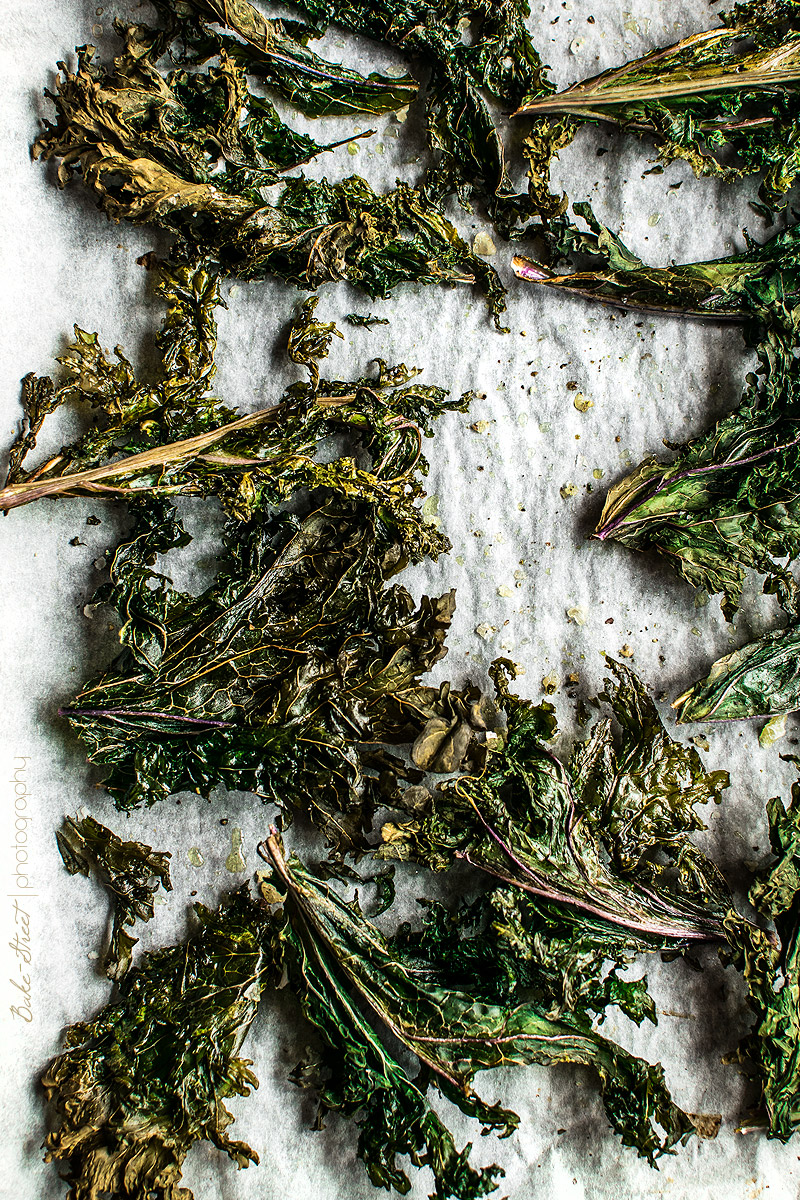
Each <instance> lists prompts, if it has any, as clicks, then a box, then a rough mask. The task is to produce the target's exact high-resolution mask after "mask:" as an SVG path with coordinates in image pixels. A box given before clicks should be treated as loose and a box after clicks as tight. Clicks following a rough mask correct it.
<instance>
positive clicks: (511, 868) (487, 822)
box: [382, 659, 732, 949]
mask: <svg viewBox="0 0 800 1200" xmlns="http://www.w3.org/2000/svg"><path fill="white" fill-rule="evenodd" d="M609 662H610V665H611V667H612V669H613V671H614V673H615V675H616V682H612V681H610V680H609V681H608V683H607V689H608V690H607V692H606V700H607V701H608V703H609V705H610V707H611V710H612V713H613V716H614V718H615V719H616V722H617V724H618V727H619V729H618V733H617V735H616V737H615V734H614V730H613V727H612V722H611V719H610V718H606V719H604V720H602V721H600V722H598V724H597V725H596V726H595V728H594V730H593V732H592V736H591V737H590V739H589V741H588V742H586V743H585V744H582V745H579V746H578V747H576V750H575V752H574V754H573V757H572V761H571V762H570V763H569V764H568V765H565V764H563V763H561V762H560V761H559V760H558V759H557V758H556V757H555V756H554V754H553V753H552V751H551V749H550V748H549V747H548V744H547V743H548V742H549V741H550V740H551V739H552V737H553V736H554V734H555V731H556V722H555V716H554V711H553V708H552V706H551V705H550V704H548V703H547V702H546V701H545V702H544V703H542V704H540V705H534V704H533V703H532V702H530V701H527V700H520V699H519V698H518V697H516V696H514V695H513V694H512V693H511V692H510V690H509V687H508V682H507V678H506V671H508V670H511V671H512V672H513V669H514V668H513V665H512V664H510V663H508V662H507V661H506V660H502V659H501V660H498V662H497V663H496V664H495V665H494V667H493V674H494V678H495V682H496V687H497V698H498V703H499V705H500V707H501V708H502V710H503V711H504V713H505V717H506V722H507V732H506V735H505V741H504V745H503V746H502V748H501V749H500V750H495V751H493V752H490V753H489V754H488V756H487V760H486V765H485V768H484V770H483V771H482V772H481V773H480V774H478V775H473V776H469V775H467V776H462V777H460V778H458V779H456V780H454V781H452V782H449V783H446V784H444V785H441V786H440V787H439V788H438V789H437V790H436V792H435V793H434V794H433V796H430V795H429V796H428V797H427V800H425V799H423V800H422V801H421V802H420V801H418V799H417V796H416V795H414V796H413V798H414V800H415V801H416V809H417V812H416V814H415V815H414V816H412V818H411V819H410V820H405V821H402V822H401V823H395V822H389V823H387V824H386V825H385V826H384V829H383V839H384V847H383V850H382V854H383V856H384V857H387V858H401V859H407V858H410V859H412V860H413V861H416V862H421V863H424V864H426V865H427V866H429V867H431V868H432V869H434V870H444V869H446V868H447V867H448V866H449V865H450V864H451V863H452V862H453V860H454V859H455V858H458V859H462V860H464V861H466V862H469V863H472V864H473V865H474V866H476V867H478V868H480V870H482V871H484V872H486V873H487V874H489V875H491V876H493V877H494V878H495V879H499V880H501V881H502V882H503V883H504V884H506V885H508V886H509V887H510V889H511V891H512V893H513V895H514V897H516V895H517V892H521V893H523V894H524V895H523V900H524V902H525V905H526V906H527V911H528V912H529V914H530V915H531V917H532V918H534V919H535V920H536V921H538V922H540V923H541V922H544V923H545V924H546V921H547V919H548V917H549V915H550V914H555V916H556V917H557V919H558V920H559V921H561V922H562V925H563V923H564V922H566V923H567V924H568V925H573V926H574V925H577V924H578V923H580V926H581V928H582V929H583V930H584V931H585V934H586V936H587V937H592V936H594V934H595V932H598V935H599V936H601V937H603V936H605V937H606V938H610V937H612V935H615V936H617V937H619V938H620V939H621V942H622V943H623V945H625V946H627V947H629V948H630V947H631V946H634V947H636V948H639V949H644V948H647V947H650V948H654V947H663V948H665V947H668V946H674V947H677V948H680V947H686V946H688V945H691V944H692V943H694V942H704V941H711V942H713V941H724V939H725V932H724V928H723V921H724V918H725V915H726V913H727V912H728V911H729V909H730V908H731V904H732V901H731V897H730V893H729V891H728V888H727V886H726V884H725V881H724V880H723V878H722V876H721V875H720V873H719V871H718V870H717V868H716V867H715V866H714V865H713V863H712V862H711V861H710V860H709V859H708V858H707V857H706V856H705V855H704V854H703V852H702V851H701V850H700V849H699V848H698V847H697V846H696V845H694V843H693V842H692V841H691V839H690V836H689V835H690V833H691V832H692V831H694V830H699V829H702V828H703V824H702V821H701V820H700V818H699V816H698V815H697V813H696V812H695V809H694V806H695V805H696V804H697V803H705V802H707V801H714V802H719V800H720V793H721V791H722V789H723V788H725V787H727V786H728V776H727V773H726V772H724V771H716V772H711V773H710V774H708V773H706V772H705V771H704V770H703V767H702V764H701V762H700V759H699V756H698V754H697V751H696V750H694V749H693V748H689V747H686V746H683V745H681V744H680V743H678V742H674V741H673V740H672V739H671V738H670V737H669V736H668V735H667V733H666V731H665V730H664V727H663V725H662V723H661V720H660V718H659V716H658V712H657V710H656V708H655V705H654V704H653V702H652V701H651V700H650V698H649V697H648V695H647V693H646V692H645V690H644V688H643V686H642V684H641V683H640V682H639V681H638V680H637V678H636V676H635V675H633V673H632V672H630V671H629V670H628V669H627V668H625V667H623V666H622V665H621V664H619V663H614V662H611V661H610V660H609ZM529 897H532V898H533V900H532V901H531V900H530V899H528V898H529ZM510 903H513V904H520V903H522V901H520V900H518V899H514V900H513V901H511V902H510ZM510 915H511V917H512V918H513V920H515V921H517V920H518V918H517V916H515V915H514V914H513V913H511V914H510ZM615 931H616V934H615ZM566 936H568V935H566Z"/></svg>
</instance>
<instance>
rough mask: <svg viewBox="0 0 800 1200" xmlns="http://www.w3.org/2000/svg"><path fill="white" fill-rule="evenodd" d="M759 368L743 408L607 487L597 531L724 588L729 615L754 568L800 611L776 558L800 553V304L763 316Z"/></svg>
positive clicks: (698, 583) (709, 586)
mask: <svg viewBox="0 0 800 1200" xmlns="http://www.w3.org/2000/svg"><path fill="white" fill-rule="evenodd" d="M762 315H763V317H764V320H765V322H766V327H765V328H764V330H763V332H762V334H761V340H760V341H759V342H758V344H757V346H756V352H757V354H758V367H757V369H756V372H755V373H754V374H752V373H751V374H749V375H748V376H747V387H746V389H745V392H744V395H743V397H742V401H741V403H740V405H739V407H738V408H736V409H734V410H733V411H732V412H730V413H728V414H727V415H726V416H724V417H723V418H722V419H721V420H720V421H718V422H717V424H716V425H715V426H714V427H713V428H712V429H710V430H709V431H708V432H707V433H705V434H703V435H702V436H700V437H699V438H696V439H695V440H694V441H691V442H688V443H687V444H686V445H685V446H684V447H682V448H681V450H680V453H679V456H678V458H677V459H676V461H675V462H673V463H670V464H666V463H663V462H660V461H658V460H657V459H655V458H648V459H645V461H644V462H643V463H641V464H640V466H638V467H637V468H636V470H635V471H634V472H633V473H632V474H631V475H629V476H627V477H626V478H625V479H623V480H621V482H619V483H617V484H615V485H614V487H613V488H611V490H610V491H609V493H608V497H607V499H606V503H605V507H604V508H603V513H602V515H601V518H600V523H599V525H598V527H597V531H596V534H595V536H596V537H598V538H599V539H600V540H601V541H605V540H606V539H608V538H614V539H615V540H616V541H619V542H622V543H623V545H626V546H631V547H633V548H634V549H637V550H645V549H652V550H655V551H656V552H657V553H659V554H662V555H664V556H665V557H666V558H667V559H668V560H669V562H670V563H671V564H672V565H673V566H674V567H675V568H676V570H678V571H679V572H680V574H681V575H682V576H683V577H684V579H686V580H688V581H689V582H690V583H692V584H693V585H694V586H695V587H702V588H705V589H706V591H708V592H709V593H710V594H715V593H717V592H720V593H722V610H723V612H724V613H725V616H726V617H727V618H728V619H729V620H730V619H731V617H732V616H733V614H734V613H735V612H736V609H737V608H738V606H739V599H740V596H741V591H742V584H743V582H744V578H745V573H746V572H747V570H748V569H750V570H755V571H759V572H761V573H762V574H764V575H766V576H767V577H768V581H767V585H766V587H767V588H768V589H769V590H773V591H776V592H777V593H778V595H779V597H780V599H781V602H782V604H783V605H784V607H785V608H786V609H787V611H788V612H789V613H790V614H792V615H794V613H795V611H796V606H797V586H796V583H795V581H794V579H793V577H792V574H791V571H790V570H789V569H788V567H787V566H785V565H783V564H781V563H779V562H778V561H777V560H779V559H781V558H784V557H786V556H788V557H789V558H790V559H792V558H794V557H795V556H796V555H797V553H798V551H800V523H798V515H799V513H800V510H798V504H797V494H798V482H800V410H799V409H798V407H797V394H798V393H797V379H798V360H797V358H796V357H795V347H796V345H797V323H798V319H800V309H788V308H785V307H783V306H776V307H774V308H773V309H772V310H771V311H770V312H769V313H767V312H764V313H763V314H762Z"/></svg>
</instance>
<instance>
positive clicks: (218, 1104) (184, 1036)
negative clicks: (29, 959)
mask: <svg viewBox="0 0 800 1200" xmlns="http://www.w3.org/2000/svg"><path fill="white" fill-rule="evenodd" d="M196 912H197V916H198V918H199V922H200V927H199V929H198V931H197V932H196V933H195V934H194V935H193V936H192V937H190V938H189V940H188V942H186V943H184V944H181V945H177V946H172V947H169V948H168V949H165V950H159V951H157V952H155V953H151V954H147V955H143V957H142V959H141V961H140V963H139V965H138V966H136V967H134V968H133V969H132V970H130V971H129V972H128V973H127V975H126V976H125V978H124V979H123V980H122V981H121V983H120V985H119V993H118V995H117V997H116V998H115V999H113V1000H112V1001H111V1002H110V1003H109V1004H107V1005H106V1006H105V1008H103V1009H102V1010H101V1012H100V1013H99V1014H98V1015H97V1016H96V1017H95V1018H94V1019H93V1020H92V1021H88V1022H82V1023H79V1024H76V1025H71V1026H70V1027H69V1029H68V1030H67V1031H66V1035H65V1043H66V1049H65V1050H64V1052H63V1053H62V1054H60V1055H59V1056H58V1057H57V1058H55V1059H54V1060H53V1061H52V1062H51V1063H50V1065H49V1066H48V1067H47V1069H46V1070H45V1072H44V1074H43V1076H42V1084H43V1086H44V1089H45V1091H46V1093H47V1096H48V1099H49V1100H50V1102H51V1103H52V1105H53V1107H54V1109H55V1113H56V1115H57V1119H58V1124H57V1127H56V1128H55V1130H54V1131H53V1132H52V1133H50V1134H48V1136H47V1139H46V1143H45V1144H46V1147H47V1155H46V1158H47V1161H52V1160H53V1159H56V1160H58V1161H60V1162H62V1163H63V1164H64V1166H65V1167H66V1179H67V1182H68V1183H69V1185H70V1192H69V1196H70V1198H71V1200H100V1198H101V1197H106V1196H113V1197H114V1198H115V1200H116V1198H117V1197H118V1198H119V1200H141V1198H143V1197H145V1196H148V1197H149V1196H155V1195H157V1196H158V1197H160V1198H163V1200H192V1193H191V1192H190V1191H189V1190H188V1189H187V1188H182V1187H181V1186H180V1179H181V1169H182V1166H183V1162H184V1159H185V1158H186V1155H187V1153H188V1151H189V1149H190V1148H191V1146H192V1145H193V1144H194V1143H195V1142H197V1141H200V1140H208V1141H211V1142H212V1143H213V1144H214V1145H215V1146H217V1147H218V1148H219V1149H220V1150H224V1151H225V1153H226V1154H228V1155H229V1156H230V1157H231V1158H232V1159H233V1160H234V1162H236V1164H237V1166H239V1167H246V1166H248V1165H249V1163H250V1162H258V1155H257V1154H255V1152H254V1151H253V1150H251V1149H250V1147H249V1146H248V1145H247V1144H246V1143H245V1142H237V1141H232V1140H231V1138H230V1137H229V1136H228V1134H227V1132H226V1131H227V1127H228V1126H229V1125H230V1123H231V1121H232V1120H233V1117H232V1115H231V1113H230V1112H229V1111H228V1109H227V1108H226V1107H225V1101H226V1100H227V1099H228V1098H229V1097H231V1096H246V1095H248V1094H249V1092H250V1089H251V1087H257V1086H258V1082H257V1080H256V1078H255V1076H254V1075H253V1073H252V1071H250V1069H249V1068H250V1063H249V1061H248V1060H247V1059H245V1058H242V1057H240V1053H239V1052H240V1050H241V1046H242V1042H243V1041H244V1039H245V1037H246V1035H247V1032H248V1030H249V1028H250V1025H251V1024H252V1021H253V1018H254V1016H255V1014H256V1010H257V1007H258V1000H259V995H260V991H261V988H262V986H263V985H264V984H265V982H266V980H267V978H268V977H269V972H270V970H271V965H270V960H269V957H268V955H267V954H266V953H265V951H264V946H263V943H264V942H265V940H266V934H267V930H268V927H269V925H270V921H271V918H270V917H269V914H268V912H267V910H266V909H265V908H264V907H263V906H262V905H261V904H260V903H255V902H254V901H253V900H251V899H250V896H249V894H248V891H247V888H246V887H245V888H240V889H239V890H238V891H236V892H233V893H231V894H230V895H229V896H228V898H227V899H226V900H225V901H224V902H223V903H222V905H221V906H220V908H219V909H218V910H217V911H216V912H213V911H210V910H209V909H206V908H204V907H203V906H202V905H200V904H198V905H196ZM273 982H275V981H273Z"/></svg>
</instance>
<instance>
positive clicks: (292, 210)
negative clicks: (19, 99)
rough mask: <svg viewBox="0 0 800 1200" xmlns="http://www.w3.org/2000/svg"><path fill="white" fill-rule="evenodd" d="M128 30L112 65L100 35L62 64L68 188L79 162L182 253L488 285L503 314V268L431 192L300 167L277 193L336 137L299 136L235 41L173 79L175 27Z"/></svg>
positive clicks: (318, 272)
mask: <svg viewBox="0 0 800 1200" xmlns="http://www.w3.org/2000/svg"><path fill="white" fill-rule="evenodd" d="M121 32H122V33H123V34H124V37H125V50H124V53H123V54H121V55H120V56H119V57H117V59H116V60H115V63H114V68H113V70H111V71H110V72H109V71H107V70H106V68H104V67H103V66H102V65H100V64H99V63H97V62H96V61H95V60H94V48H93V47H90V46H86V47H83V48H81V49H80V50H79V52H78V69H77V72H76V73H74V74H73V73H72V72H71V71H69V70H68V69H67V68H66V67H65V66H63V64H62V68H63V69H62V74H61V76H60V77H59V81H58V93H57V95H55V96H53V97H52V99H53V102H54V104H55V106H56V113H57V119H56V122H55V124H47V126H46V129H45V132H44V133H43V134H42V136H41V137H40V138H39V139H38V141H37V142H36V145H35V147H34V154H35V155H36V156H38V157H41V158H43V159H50V158H56V159H58V160H60V165H59V172H58V178H59V183H60V184H61V185H62V186H63V185H64V184H66V183H67V182H68V180H69V179H70V177H71V176H72V175H73V174H75V173H76V172H78V171H79V172H80V174H81V177H82V179H83V182H84V183H85V184H86V186H88V187H89V188H90V189H91V191H92V192H93V193H94V195H95V197H96V199H97V202H98V205H99V207H100V208H101V209H102V210H103V211H104V212H105V213H106V214H107V215H108V216H109V217H110V218H112V219H113V220H121V219H125V220H129V221H132V222H133V223H134V224H143V223H153V224H155V225H158V226H160V227H162V228H164V229H166V230H168V231H169V232H171V233H172V234H174V235H175V238H176V243H175V247H174V254H175V256H177V257H185V258H187V259H189V260H195V259H213V260H214V261H215V262H216V263H217V264H218V265H219V268H220V269H221V270H222V271H224V272H225V273H226V274H229V275H236V276H240V277H241V278H245V279H256V278H264V277H265V276H268V275H277V276H279V277H280V278H282V279H285V280H287V281H289V282H291V283H295V284H297V285H298V286H299V287H302V288H305V289H307V290H313V289H314V288H316V287H318V286H319V284H321V283H325V282H328V281H332V280H339V279H348V280H349V281H350V282H351V283H353V284H355V285H357V286H358V287H360V288H362V289H363V290H364V291H366V292H367V294H368V295H370V296H373V297H385V296H388V295H389V293H390V292H391V291H392V290H393V288H394V287H396V286H397V285H398V284H400V283H403V282H408V281H414V282H419V283H477V284H478V285H479V286H480V287H481V288H482V289H483V290H484V291H485V292H486V295H487V299H488V301H489V304H490V307H491V309H492V312H493V313H494V316H495V321H496V323H498V325H499V314H500V312H502V310H503V309H504V307H505V302H504V300H503V295H504V290H503V287H502V285H501V283H500V281H499V278H498V277H497V274H496V272H495V271H494V270H493V269H492V268H491V267H490V266H489V265H488V264H487V263H486V262H485V261H484V260H483V259H481V258H479V257H477V256H476V255H474V254H472V252H471V251H470V249H469V247H468V246H467V244H466V242H464V241H463V240H462V239H461V238H460V237H459V235H458V233H457V232H456V230H455V228H454V226H453V225H452V224H451V223H450V222H449V221H447V220H446V219H445V217H444V216H442V214H441V213H440V212H439V211H438V210H437V209H436V208H435V207H434V206H433V205H432V204H431V202H430V200H429V199H426V198H425V197H423V195H422V194H421V193H420V192H419V191H416V190H414V189H413V188H411V187H409V186H408V185H407V184H404V183H399V184H398V186H397V188H396V189H395V190H394V191H393V192H391V193H388V194H387V195H385V196H380V195H378V194H376V193H375V192H374V191H373V190H372V188H371V187H370V186H369V184H368V183H366V182H365V180H363V179H361V178H359V177H358V176H351V177H350V178H348V179H345V180H343V181H342V182H341V183H336V184H329V183H328V182H327V181H326V180H324V179H323V180H319V181H312V180H308V179H306V178H304V177H303V176H302V175H299V176H295V177H292V178H290V179H288V180H286V181H284V182H283V183H279V188H278V193H277V195H275V196H274V197H272V196H271V193H269V195H270V197H271V198H270V199H266V198H265V195H267V193H265V191H264V189H265V188H269V187H271V186H272V185H273V184H275V183H276V182H277V181H279V180H280V179H281V177H282V176H281V173H282V172H284V171H286V170H288V169H290V168H292V167H295V166H297V165H299V164H300V163H302V162H305V161H307V160H308V159H309V158H312V157H314V156H315V155H316V154H318V153H319V152H320V151H321V150H323V149H329V148H330V147H321V146H317V145H316V143H314V142H312V141H311V140H310V139H309V138H306V137H298V135H296V134H295V133H293V131H292V130H291V129H289V128H288V127H287V126H286V125H285V124H284V123H283V122H282V121H281V120H280V119H279V118H278V116H277V114H276V112H275V110H274V109H273V108H272V106H271V105H270V104H269V102H268V101H266V100H264V99H262V98H259V97H257V96H254V95H252V94H251V93H250V91H249V89H248V87H247V81H246V75H245V68H244V67H242V66H241V65H239V63H238V62H237V61H236V59H235V58H234V57H233V56H232V55H231V54H229V53H228V51H227V50H226V49H225V48H224V47H221V48H220V49H219V52H218V59H219V66H216V67H208V68H207V69H206V70H205V71H197V72H189V71H187V70H185V69H183V68H181V69H179V70H177V71H173V72H170V73H169V74H167V75H166V76H165V75H162V74H161V73H160V72H159V71H158V69H157V67H156V62H157V61H158V59H159V58H160V57H161V55H162V54H163V51H164V49H165V48H166V45H168V44H169V41H170V37H171V34H172V32H173V31H172V30H171V29H170V30H169V31H168V33H167V34H166V36H160V35H159V34H158V33H156V32H154V31H151V30H147V29H146V28H144V27H141V26H131V27H128V28H126V29H121ZM165 43H166V45H165Z"/></svg>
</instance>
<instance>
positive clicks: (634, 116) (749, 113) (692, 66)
mask: <svg viewBox="0 0 800 1200" xmlns="http://www.w3.org/2000/svg"><path fill="white" fill-rule="evenodd" d="M723 20H724V21H725V25H724V27H722V28H717V29H709V30H705V31H703V32H702V33H695V34H692V35H691V36H690V37H687V38H683V39H682V40H681V41H679V42H676V43H675V44H674V45H672V46H667V47H666V48H664V49H662V50H654V51H651V52H650V53H649V54H645V55H643V56H642V57H641V58H638V59H634V60H633V61H632V62H628V63H625V64H624V65H623V66H621V67H616V68H613V69H612V70H609V71H603V72H602V73H601V74H600V75H595V76H593V77H592V78H591V79H585V80H582V81H581V82H579V83H574V84H572V85H571V86H570V87H568V88H566V89H565V90H564V91H563V92H559V93H558V94H557V95H545V96H542V95H541V94H539V95H535V96H533V97H531V98H530V99H526V100H525V101H524V102H523V103H522V104H521V105H520V107H519V109H518V115H528V116H532V117H536V118H541V117H547V116H552V115H557V116H561V117H568V118H569V119H570V121H571V123H572V124H573V125H575V124H577V123H580V122H585V121H590V122H598V121H603V122H609V123H611V124H613V125H616V126H618V127H619V128H620V129H624V130H631V131H634V132H637V133H643V134H647V135H649V136H650V137H652V138H653V139H654V140H655V143H656V145H657V147H658V152H659V157H660V158H661V160H662V161H663V162H672V161H673V160H675V159H684V160H686V161H687V162H688V163H689V164H690V165H691V167H692V169H693V170H694V172H695V174H697V175H718V176H721V177H722V178H725V179H736V178H739V177H741V176H743V175H751V174H756V173H757V174H759V175H761V177H762V182H761V188H760V194H761V196H762V198H763V199H764V200H765V201H766V202H767V203H769V204H777V203H779V202H780V201H781V199H782V197H783V196H784V195H785V193H786V192H787V191H788V190H789V188H790V187H791V185H792V182H793V180H794V179H795V178H796V177H797V175H798V173H799V172H800V159H798V151H797V145H796V136H795V131H796V124H797V119H798V115H800V98H799V97H798V87H800V8H798V6H797V4H796V3H794V0H783V2H782V3H767V4H763V3H754V4H749V5H738V6H737V8H736V10H735V11H734V12H733V13H728V14H726V15H724V16H723Z"/></svg>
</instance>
